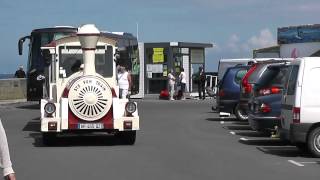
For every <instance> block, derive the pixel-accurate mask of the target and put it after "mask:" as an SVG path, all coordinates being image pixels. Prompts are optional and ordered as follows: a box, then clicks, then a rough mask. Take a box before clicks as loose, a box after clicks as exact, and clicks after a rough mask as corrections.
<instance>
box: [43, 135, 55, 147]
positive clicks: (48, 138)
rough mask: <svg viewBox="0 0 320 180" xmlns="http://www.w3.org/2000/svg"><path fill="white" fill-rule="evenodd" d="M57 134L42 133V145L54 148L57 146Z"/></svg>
mask: <svg viewBox="0 0 320 180" xmlns="http://www.w3.org/2000/svg"><path fill="white" fill-rule="evenodd" d="M56 138H57V136H56V134H55V133H47V132H46V133H42V143H43V144H44V145H48V146H52V145H55V144H56Z"/></svg>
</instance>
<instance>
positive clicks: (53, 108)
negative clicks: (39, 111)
mask: <svg viewBox="0 0 320 180" xmlns="http://www.w3.org/2000/svg"><path fill="white" fill-rule="evenodd" d="M44 111H45V112H46V113H47V114H48V115H52V114H53V113H55V112H56V105H54V103H52V102H48V103H47V104H46V105H45V106H44Z"/></svg>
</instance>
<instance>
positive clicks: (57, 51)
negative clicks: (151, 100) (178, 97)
mask: <svg viewBox="0 0 320 180" xmlns="http://www.w3.org/2000/svg"><path fill="white" fill-rule="evenodd" d="M116 49H117V42H116V41H115V40H114V39H112V38H110V37H106V36H104V35H103V33H100V31H99V30H98V29H97V28H96V27H95V26H94V25H92V24H88V25H84V26H82V27H80V28H79V30H78V33H77V34H75V35H73V36H68V37H64V38H61V39H59V40H56V41H53V42H52V43H50V44H49V45H46V46H44V47H42V50H43V56H44V59H45V61H44V62H46V63H47V65H48V70H47V72H46V73H45V74H47V77H45V82H43V83H44V94H45V95H46V96H45V98H43V99H41V132H42V135H43V142H44V143H46V144H50V143H52V142H53V141H55V140H56V135H57V134H62V133H78V132H88V133H90V132H98V131H99V132H100V131H102V132H108V133H113V134H115V135H117V136H118V137H120V138H121V139H122V140H123V141H124V142H125V143H127V144H134V143H135V139H136V131H137V130H139V116H138V109H137V103H136V102H132V101H131V100H129V99H120V98H119V86H118V82H117V78H116V77H117V67H116V65H117V64H116V61H115V60H114V57H116V56H115V55H116Z"/></svg>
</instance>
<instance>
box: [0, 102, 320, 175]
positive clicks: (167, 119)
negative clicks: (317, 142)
mask: <svg viewBox="0 0 320 180" xmlns="http://www.w3.org/2000/svg"><path fill="white" fill-rule="evenodd" d="M211 103H212V101H211V100H204V101H200V100H186V101H164V100H155V99H146V100H138V106H139V114H140V118H141V130H140V131H139V132H138V134H137V142H136V144H135V145H134V146H128V145H122V144H118V143H117V141H115V140H114V139H113V137H110V136H81V137H63V138H61V143H59V144H58V145H57V146H54V147H47V146H44V145H43V144H42V143H41V134H40V133H39V125H40V122H39V115H40V113H39V110H38V108H39V107H38V105H37V104H34V103H16V104H2V105H0V115H1V118H2V121H3V124H4V126H5V129H6V131H7V136H8V139H9V145H10V150H11V155H12V161H13V163H14V168H15V171H16V172H17V177H18V179H48V180H51V179H77V180H80V179H124V180H125V179H139V180H140V179H156V180H157V179H159V180H160V179H172V180H177V179H190V180H194V179H204V180H207V179H246V180H247V179H266V180H267V179H268V180H269V179H302V178H307V179H319V177H320V175H319V168H320V159H318V158H313V157H311V155H310V154H309V153H307V152H302V151H300V150H298V149H297V148H296V147H295V146H292V145H290V144H288V143H285V142H282V141H280V140H279V139H273V138H270V137H269V136H268V135H265V134H261V133H257V132H255V131H252V130H251V129H250V127H249V125H248V123H246V122H239V121H237V120H236V119H234V118H219V117H218V114H217V113H216V112H213V111H212V110H211Z"/></svg>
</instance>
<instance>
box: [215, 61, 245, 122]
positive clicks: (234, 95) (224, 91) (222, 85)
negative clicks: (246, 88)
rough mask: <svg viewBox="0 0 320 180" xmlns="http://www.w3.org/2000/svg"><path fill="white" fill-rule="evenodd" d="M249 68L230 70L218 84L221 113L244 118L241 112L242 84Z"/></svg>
mask: <svg viewBox="0 0 320 180" xmlns="http://www.w3.org/2000/svg"><path fill="white" fill-rule="evenodd" d="M248 69H249V66H242V65H241V66H235V67H231V68H228V69H227V71H226V73H225V74H224V76H223V78H222V79H221V81H220V82H219V84H218V93H217V95H218V96H217V106H218V108H219V111H220V112H226V113H230V114H235V115H236V116H237V117H238V116H242V115H243V114H242V112H240V111H239V108H238V107H239V106H238V104H239V93H240V83H241V80H242V78H243V76H244V75H245V74H246V73H247V71H248Z"/></svg>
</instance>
